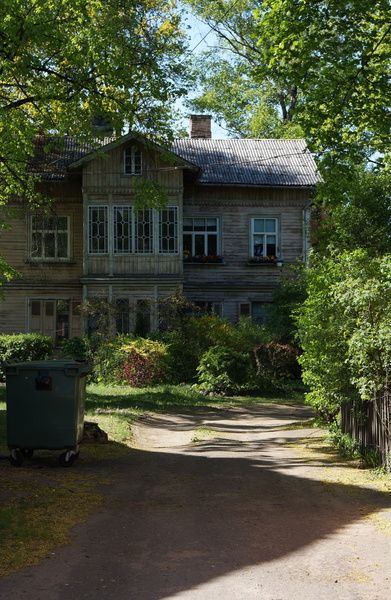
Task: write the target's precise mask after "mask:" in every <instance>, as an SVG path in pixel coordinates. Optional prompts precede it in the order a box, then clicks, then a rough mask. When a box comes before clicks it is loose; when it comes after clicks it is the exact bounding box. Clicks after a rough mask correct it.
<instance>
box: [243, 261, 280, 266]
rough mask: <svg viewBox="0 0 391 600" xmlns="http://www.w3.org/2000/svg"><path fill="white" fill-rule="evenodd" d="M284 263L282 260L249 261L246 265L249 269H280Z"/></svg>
mask: <svg viewBox="0 0 391 600" xmlns="http://www.w3.org/2000/svg"><path fill="white" fill-rule="evenodd" d="M282 263H283V261H282V260H258V261H251V260H248V261H247V262H246V265H247V266H248V267H278V266H282Z"/></svg>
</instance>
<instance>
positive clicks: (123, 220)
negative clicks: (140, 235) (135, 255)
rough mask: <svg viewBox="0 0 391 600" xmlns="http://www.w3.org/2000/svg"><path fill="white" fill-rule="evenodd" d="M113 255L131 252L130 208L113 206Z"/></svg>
mask: <svg viewBox="0 0 391 600" xmlns="http://www.w3.org/2000/svg"><path fill="white" fill-rule="evenodd" d="M113 212H114V254H129V253H130V252H132V250H133V248H132V207H131V206H114V207H113Z"/></svg>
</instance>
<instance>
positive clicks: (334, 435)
mask: <svg viewBox="0 0 391 600" xmlns="http://www.w3.org/2000/svg"><path fill="white" fill-rule="evenodd" d="M327 439H328V441H330V442H331V443H332V445H333V446H335V447H336V448H338V450H341V452H343V453H345V454H348V455H349V456H351V457H352V458H358V457H359V456H360V452H359V444H358V443H357V442H356V440H354V439H353V438H352V436H351V435H349V434H348V433H342V430H341V428H340V426H339V425H338V424H337V423H335V422H333V423H331V424H330V425H329V428H328V432H327Z"/></svg>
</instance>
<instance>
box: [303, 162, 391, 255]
mask: <svg viewBox="0 0 391 600" xmlns="http://www.w3.org/2000/svg"><path fill="white" fill-rule="evenodd" d="M390 196H391V175H390V174H389V173H379V172H374V171H365V170H363V169H357V170H355V171H353V172H352V173H351V176H350V177H349V178H344V179H343V180H340V179H339V178H336V179H333V180H331V181H330V180H328V181H327V184H324V185H323V186H321V188H320V190H319V196H318V205H319V214H320V219H319V221H318V223H317V227H316V230H315V232H314V234H315V235H314V241H315V243H316V252H317V253H322V254H325V255H327V254H329V252H330V250H332V251H333V252H335V253H337V252H343V251H344V250H353V249H355V248H368V249H370V248H372V250H373V253H374V254H384V253H390V252H391V235H390V224H391V204H390Z"/></svg>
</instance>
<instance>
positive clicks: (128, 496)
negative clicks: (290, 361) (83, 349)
mask: <svg viewBox="0 0 391 600" xmlns="http://www.w3.org/2000/svg"><path fill="white" fill-rule="evenodd" d="M309 416H310V414H309V409H308V408H306V407H290V406H285V407H284V406H272V405H263V406H253V407H247V408H242V407H240V408H238V407H233V408H231V409H224V410H219V409H210V410H206V409H205V410H199V411H193V412H189V413H186V412H184V413H183V414H176V415H173V414H161V415H158V416H156V415H155V416H154V417H152V416H146V417H145V418H144V419H143V420H141V421H140V422H139V423H138V424H137V426H135V427H134V440H135V450H134V451H133V452H132V453H131V454H130V455H127V456H121V457H119V458H115V459H113V458H110V459H106V460H103V461H100V462H99V463H96V464H93V465H91V464H87V463H83V461H82V460H81V461H80V463H79V464H78V465H77V466H75V467H74V468H78V469H80V470H81V471H82V470H84V471H85V472H86V474H87V473H89V472H91V471H93V472H94V473H96V472H97V471H99V472H101V473H102V477H103V476H104V477H105V478H107V477H108V476H110V478H111V480H112V484H111V485H110V486H107V485H106V486H102V492H103V493H104V494H105V497H106V501H105V503H104V505H103V506H102V507H101V508H100V509H98V511H97V512H95V513H94V514H93V515H92V516H91V517H90V518H89V519H88V520H87V522H85V523H84V524H82V525H80V526H78V527H76V528H75V531H74V534H75V538H74V542H73V543H72V545H70V546H67V547H63V548H59V549H56V550H55V551H53V553H52V554H51V555H50V557H48V558H47V559H46V560H45V561H43V563H42V564H41V565H40V566H38V567H30V568H26V569H23V570H21V571H19V572H18V573H14V574H12V575H9V576H8V577H5V578H3V579H2V580H0V597H1V598H2V599H3V598H4V599H7V600H8V599H11V598H12V600H21V599H27V598H28V599H30V598H32V599H33V600H82V599H83V600H90V599H91V600H92V599H94V600H114V599H115V600H220V599H221V600H390V598H391V584H390V581H391V576H390V566H391V560H390V537H388V536H387V535H386V533H387V529H388V530H389V527H387V526H389V525H390V519H391V513H390V504H389V499H387V496H386V495H385V494H384V493H380V492H378V491H376V490H375V489H370V487H367V488H363V487H359V486H357V485H356V483H350V484H347V483H341V482H338V481H335V480H334V481H333V468H330V465H327V462H325V460H324V459H323V458H322V457H321V456H320V457H317V456H316V455H313V454H312V453H308V452H306V448H305V445H303V444H301V445H300V444H299V443H298V440H299V439H300V438H302V437H303V436H310V437H311V439H312V438H313V436H317V435H318V432H317V430H314V429H308V430H307V429H292V428H289V424H290V423H292V422H295V421H302V420H303V419H306V418H308V417H309ZM341 468H342V469H343V466H342V467H341ZM330 473H331V475H330Z"/></svg>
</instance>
